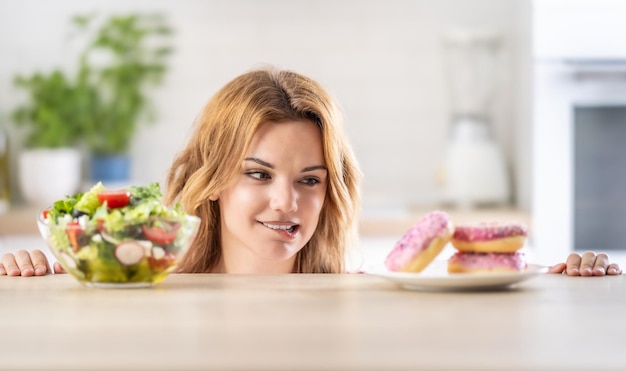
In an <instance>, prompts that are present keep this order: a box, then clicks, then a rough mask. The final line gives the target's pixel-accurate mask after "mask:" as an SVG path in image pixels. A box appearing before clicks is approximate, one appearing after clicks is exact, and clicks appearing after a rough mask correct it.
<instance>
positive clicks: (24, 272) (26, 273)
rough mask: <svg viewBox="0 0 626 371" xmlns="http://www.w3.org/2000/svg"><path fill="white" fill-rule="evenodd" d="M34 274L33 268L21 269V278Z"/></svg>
mask: <svg viewBox="0 0 626 371" xmlns="http://www.w3.org/2000/svg"><path fill="white" fill-rule="evenodd" d="M33 274H35V270H34V269H33V268H24V269H22V276H24V277H30V276H32V275H33Z"/></svg>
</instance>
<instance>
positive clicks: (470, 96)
mask: <svg viewBox="0 0 626 371" xmlns="http://www.w3.org/2000/svg"><path fill="white" fill-rule="evenodd" d="M137 12H139V13H141V12H149V13H153V12H160V13H162V14H164V15H165V16H166V19H167V21H168V22H169V25H170V26H171V28H172V30H173V33H172V36H171V39H172V45H173V49H174V50H173V53H172V54H171V56H170V58H169V60H168V62H167V65H168V71H167V73H166V75H165V77H164V82H163V84H162V85H160V86H158V87H155V88H154V90H153V91H151V92H150V94H151V96H152V97H153V99H154V103H155V107H156V108H157V119H156V121H155V122H154V123H152V124H146V125H143V124H142V125H140V126H139V132H138V133H137V135H136V136H134V138H133V140H132V145H131V147H130V157H131V164H132V167H131V177H130V182H132V183H148V182H153V181H160V182H163V181H164V179H165V175H166V171H167V169H168V167H169V165H170V163H171V162H172V159H173V157H174V156H175V155H176V153H177V152H178V151H180V150H181V149H182V147H183V146H184V144H185V143H186V141H187V139H188V138H189V135H190V133H191V132H190V130H191V125H192V123H193V121H194V119H195V117H196V116H197V115H198V113H199V112H200V110H201V109H202V107H203V105H204V104H205V103H206V101H207V100H208V99H209V98H210V97H211V96H212V95H213V94H214V93H215V92H216V90H217V89H219V88H220V87H221V86H222V85H223V84H224V83H226V82H227V81H229V80H231V79H232V78H233V77H235V76H237V75H239V74H241V73H243V72H245V71H248V70H250V69H252V68H255V67H259V66H264V65H268V64H269V65H274V66H277V67H280V68H285V69H292V70H296V71H299V72H301V73H304V74H306V75H309V76H311V77H313V78H315V79H317V80H318V81H319V82H321V83H322V84H323V85H325V86H326V87H327V88H328V89H329V90H330V91H331V92H332V93H333V94H334V95H335V96H336V98H337V99H338V101H339V102H340V104H341V107H342V109H343V112H344V115H345V121H346V130H347V132H348V135H349V137H350V139H351V141H352V143H353V146H354V150H355V152H356V155H357V157H358V159H359V160H360V164H361V167H362V170H363V173H364V176H365V181H364V187H363V202H364V203H363V232H364V235H368V233H369V232H372V231H376V232H380V233H373V232H372V233H370V235H372V236H373V237H372V238H374V239H376V238H378V237H379V235H380V236H383V237H382V238H387V237H388V238H389V239H390V240H393V239H395V238H397V236H398V234H399V233H400V232H401V231H403V230H404V228H405V227H408V226H409V225H410V224H412V222H414V221H415V220H416V218H417V217H419V216H421V215H422V214H423V213H424V212H426V211H428V210H431V209H435V208H440V209H444V210H447V211H449V212H451V213H453V216H454V217H455V218H456V219H455V220H456V221H466V220H467V221H470V220H472V221H476V220H481V219H486V218H488V219H494V218H500V219H516V220H520V219H521V220H522V221H523V222H525V223H527V224H529V226H530V227H531V230H532V231H533V232H535V231H537V232H539V231H541V233H544V236H536V235H533V236H532V239H531V241H533V239H535V240H536V241H541V240H542V239H543V241H545V248H544V247H542V248H543V249H544V250H550V251H552V252H554V253H555V254H557V255H558V256H559V257H560V258H564V256H566V255H564V254H565V253H566V252H568V251H570V250H572V249H574V248H576V249H583V248H585V247H583V246H574V244H575V242H574V241H573V240H574V238H573V235H574V233H573V230H574V229H575V228H574V225H575V223H576V222H577V221H578V222H580V218H574V214H575V213H574V212H573V210H576V207H577V206H576V205H578V204H580V205H582V204H589V203H590V201H589V200H590V197H591V198H593V197H595V196H593V195H597V194H607V193H610V192H608V191H607V190H606V189H604V190H597V187H596V188H594V187H593V184H591V185H589V184H588V183H585V184H587V185H588V187H587V188H593V189H596V193H593V192H592V193H593V195H591V196H590V195H589V192H588V193H587V196H584V197H587V198H585V199H582V200H578V199H577V198H576V197H575V195H576V192H575V191H574V187H573V184H574V178H573V176H574V175H573V174H574V172H573V170H571V164H572V163H574V159H572V158H571V157H572V156H571V153H572V148H573V144H572V141H568V142H561V141H558V140H557V142H558V144H557V145H555V146H554V147H553V146H552V145H551V141H552V140H556V139H554V138H563V137H566V139H571V138H570V137H568V136H569V135H573V134H571V132H572V130H573V129H572V130H570V129H567V130H566V131H563V132H562V133H558V132H555V131H554V130H552V129H545V128H554V127H559V125H563V126H567V125H570V124H569V123H567V124H566V123H562V124H561V123H559V122H549V121H548V122H544V121H538V120H544V119H545V116H541V115H538V114H537V113H536V112H535V109H536V107H546V106H550V105H551V104H552V103H551V102H553V101H552V100H550V99H554V102H561V101H562V100H563V99H562V98H561V97H550V98H549V99H548V100H542V101H541V102H537V99H538V97H544V96H545V94H544V91H545V90H542V91H541V92H537V91H536V89H537V86H540V85H541V84H536V83H534V82H533V81H536V79H537V77H536V76H537V74H538V73H541V74H543V73H547V72H544V67H543V64H542V63H546V64H547V65H548V66H549V67H546V68H548V69H550V68H557V69H558V68H561V67H562V66H565V67H564V68H566V71H565V72H563V71H561V72H558V73H557V75H558V76H559V77H558V78H555V79H557V80H558V79H562V78H564V77H563V76H565V75H567V74H568V73H574V74H578V73H579V72H581V71H582V73H584V72H585V71H586V72H587V77H589V76H591V77H589V78H590V79H593V78H594V76H595V75H597V74H598V73H599V74H601V78H602V79H605V80H607V79H608V80H610V81H611V82H613V81H616V80H617V81H619V80H623V79H624V78H625V76H626V74H625V73H626V62H624V61H626V45H625V43H626V41H623V40H619V37H621V35H624V34H626V33H624V32H622V33H617V32H616V30H615V29H614V30H609V31H607V33H604V34H602V32H603V31H604V30H605V29H606V28H610V27H621V31H626V30H624V29H623V28H624V26H620V24H626V7H625V6H624V5H622V2H620V1H617V0H613V1H609V0H597V1H581V0H579V1H556V0H546V1H538V2H536V3H535V2H533V1H531V0H465V1H458V0H391V1H389V0H315V1H312V0H262V1H259V0H176V1H173V0H127V1H110V0H89V1H85V0H55V1H46V0H22V1H19V2H12V1H1V2H0V55H1V56H2V58H1V60H0V124H1V125H2V127H4V128H5V129H6V130H7V132H8V138H9V144H10V145H9V157H8V158H9V169H10V173H9V174H10V183H11V184H10V186H11V190H12V193H11V208H10V209H9V211H8V212H7V213H5V215H9V214H10V213H11V210H13V212H14V215H18V214H20V212H23V210H28V206H27V205H26V206H25V204H26V202H25V200H24V197H23V195H22V194H21V193H20V189H21V185H20V184H19V181H18V176H17V174H18V162H17V161H18V160H17V159H18V156H19V153H20V151H21V149H22V141H23V138H22V137H21V135H20V132H19V130H16V129H15V127H14V126H13V125H12V124H11V112H12V111H13V110H14V109H15V107H16V106H18V105H19V104H21V103H22V102H23V101H24V100H25V99H26V94H25V93H24V92H23V91H21V90H19V89H18V88H16V86H15V84H14V83H13V81H14V78H15V76H16V75H17V74H23V75H28V74H31V73H33V72H34V71H38V70H40V71H46V70H51V69H53V68H56V67H67V68H75V67H76V47H75V45H74V44H72V42H71V40H70V38H69V32H68V30H69V26H68V25H69V19H70V18H71V17H72V16H75V15H79V14H88V13H97V14H116V13H117V14H124V13H137ZM589 17H591V18H589ZM605 19H607V20H608V21H607V22H604V20H605ZM590 25H591V27H590ZM598 25H599V27H597V28H598V29H599V30H598V32H599V34H600V36H596V35H587V32H588V31H589V29H590V28H593V27H596V26H598ZM619 30H620V29H619V28H618V29H617V31H619ZM596 37H599V38H600V39H599V40H601V42H600V44H602V45H598V43H597V42H595V41H597V40H598V39H597V38H596ZM537 40H539V41H537ZM577 41H580V44H581V45H582V44H584V45H588V46H589V45H590V46H591V48H592V49H593V50H592V51H591V52H590V53H591V54H589V52H588V50H587V51H586V50H582V51H577V50H573V49H567V48H568V45H571V44H577ZM608 41H613V42H614V43H617V44H619V46H614V45H613V46H607V45H605V42H608ZM603 46H606V47H604V48H603ZM607 51H608V52H607ZM594 53H595V54H594ZM572 61H573V64H568V63H566V62H572ZM621 62H624V63H625V64H620V63H621ZM580 65H583V67H584V68H583V69H582V70H580V71H579V69H578V67H576V66H580ZM607 65H608V66H609V67H610V68H609V71H608V74H607V69H606V68H605V67H606V66H607ZM571 66H574V67H571ZM570 67H571V68H574V69H575V70H574V71H573V72H572V70H571V69H567V68H570ZM559 71H560V70H559ZM594 74H595V75H594ZM542 76H544V75H542ZM576 76H578V75H576ZM544 77H545V76H544ZM547 80H550V78H542V79H541V81H544V82H545V81H547ZM593 81H596V80H593ZM547 89H548V90H549V89H553V88H547ZM555 89H556V90H559V89H561V90H564V88H555ZM617 89H618V90H620V89H623V87H618V88H617ZM553 90H554V89H553ZM565 90H567V89H565ZM613 98H614V102H612V105H614V104H613V103H615V102H616V101H619V100H622V99H623V97H617V98H616V97H615V96H614V95H613ZM624 102H626V99H623V100H622V102H621V103H624ZM596 103H597V102H596ZM592 105H593V104H592ZM593 106H594V107H597V106H600V107H604V106H605V103H604V102H601V103H600V104H599V105H598V104H596V105H593ZM567 112H570V109H569V108H568V109H567ZM620 114H621V116H620ZM587 116H589V117H590V118H589V119H588V120H591V119H593V118H597V117H603V116H605V115H604V114H603V113H602V112H599V113H597V114H596V115H595V116H594V115H593V114H587ZM611 117H612V120H613V121H616V122H620V120H621V122H622V123H623V119H624V118H626V115H624V113H623V112H613V115H612V116H611ZM550 119H551V118H549V119H548V120H550ZM607 125H608V126H610V124H607ZM537 127H541V128H544V129H543V130H548V131H549V132H548V133H543V132H541V133H540V132H537V131H536V130H535V128H537ZM568 127H569V126H568ZM540 130H542V129H540ZM555 130H556V129H555ZM563 130H565V129H563ZM610 133H612V134H610V135H608V137H611V138H616V136H618V135H621V137H619V138H621V139H626V137H624V135H625V134H624V133H625V131H624V130H622V131H619V130H617V131H611V132H610ZM537 135H539V137H536V136H537ZM585 135H592V134H585ZM596 137H598V138H599V137H600V136H599V135H597V136H596ZM599 139H601V138H599ZM617 142H619V140H618V141H617ZM594 143H595V142H594ZM622 143H623V141H622ZM539 145H541V146H542V147H541V148H538V147H537V146H539ZM603 147H604V146H603V145H602V144H600V145H598V144H593V145H592V146H590V147H586V148H587V149H586V150H585V151H586V152H585V153H595V152H596V151H597V150H598V149H599V148H603ZM612 151H613V152H614V155H615V156H617V157H613V158H621V159H622V160H625V159H626V156H625V155H624V154H623V152H624V150H623V149H622V147H621V145H620V146H619V148H617V147H614V149H613V150H612ZM564 156H565V157H564ZM566 156H569V157H566ZM620 156H621V157H620ZM544 160H545V161H544ZM596 160H597V159H596ZM83 161H84V159H83ZM557 161H560V162H557ZM579 161H583V162H584V161H585V160H584V159H583V160H579ZM590 161H592V160H590ZM538 164H539V165H538ZM625 164H626V163H625V162H623V161H622V162H621V165H622V167H621V168H620V169H624V165H625ZM596 165H597V162H596ZM615 166H619V165H615ZM588 168H597V166H591V167H588ZM538 169H540V170H541V171H544V172H545V173H541V175H539V177H540V178H541V179H543V180H542V181H537V177H538V173H537V171H538ZM611 169H612V170H607V171H605V172H602V173H601V174H599V173H597V172H596V173H589V177H593V178H594V179H596V180H597V181H598V182H599V183H602V184H606V183H607V182H606V181H604V180H598V179H599V178H598V177H602V176H611V175H610V174H616V173H618V171H616V170H618V168H617V167H614V168H611ZM32 171H37V170H36V169H33V170H32ZM546 174H548V175H546ZM549 174H552V175H549ZM83 177H85V175H83ZM84 179H85V178H83V180H84ZM587 179H588V178H587ZM576 181H580V182H583V183H584V182H585V179H579V178H576ZM594 184H595V183H594ZM616 184H617V185H616V186H615V187H621V185H626V184H624V182H623V181H622V183H616ZM612 189H613V188H612ZM622 189H623V188H622ZM547 192H550V193H547ZM590 192H591V191H590ZM581 197H583V196H581ZM584 197H583V198H584ZM553 200H557V202H553ZM577 200H578V201H580V202H578V201H577ZM592 201H593V200H592ZM538 202H539V204H538ZM602 202H604V204H607V202H606V201H602ZM602 202H599V201H598V202H595V204H599V203H602ZM620 202H621V201H620ZM591 203H592V204H593V203H594V202H591ZM608 203H610V202H608ZM581 207H582V206H581ZM546 209H549V211H546ZM603 210H604V209H603ZM614 211H615V210H614ZM594 213H595V214H594ZM594 215H602V214H599V212H598V211H597V210H595V211H594V212H593V213H586V214H585V215H584V219H583V220H587V223H589V222H590V221H591V220H594V218H595V217H594ZM611 217H612V218H614V219H616V220H617V221H618V223H617V224H615V226H613V227H611V228H613V229H615V228H618V226H619V223H621V224H622V225H623V224H624V222H625V221H626V211H624V208H622V209H620V210H617V211H615V213H613V214H611ZM620 218H621V219H620ZM10 219H13V218H8V217H5V219H2V222H1V223H5V225H6V223H8V220H10ZM538 221H540V223H541V225H542V227H541V226H540V227H539V228H537V224H538V223H539V222H538ZM368 223H369V224H368ZM33 225H34V222H33ZM385 226H387V227H389V229H387V230H385V229H384V227H385ZM553 226H556V227H554V228H556V232H555V231H554V230H553V229H551V228H553ZM588 229H590V230H589V231H588V232H589V233H591V236H595V237H591V238H589V237H588V236H589V235H587V237H584V239H585V241H587V242H586V243H598V242H599V243H600V244H599V245H598V246H588V247H586V248H590V249H596V250H598V249H604V248H605V247H606V248H607V249H609V250H619V249H622V248H623V247H622V246H618V245H616V243H618V242H616V241H617V240H616V238H617V237H615V238H613V237H612V238H613V239H612V240H610V241H609V240H607V241H604V240H598V239H597V238H598V237H597V236H599V235H602V236H604V235H605V234H606V233H609V234H610V233H614V231H612V230H607V229H606V228H605V229H602V227H598V228H596V229H595V230H591V229H593V228H588ZM576 230H582V229H579V228H577V229H576ZM6 234H7V232H5V235H6ZM545 235H547V237H545ZM581 238H582V237H581ZM589 241H591V242H589ZM375 243H377V242H375ZM385 243H386V244H387V245H385V246H386V247H389V244H388V241H387V240H385ZM385 252H386V251H385Z"/></svg>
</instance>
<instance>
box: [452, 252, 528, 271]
mask: <svg viewBox="0 0 626 371" xmlns="http://www.w3.org/2000/svg"><path fill="white" fill-rule="evenodd" d="M526 267H527V264H526V257H525V256H524V254H523V253H520V252H514V253H480V252H460V251H459V252H457V253H455V254H454V255H452V256H451V257H450V259H448V272H450V273H494V272H520V271H523V270H524V269H526Z"/></svg>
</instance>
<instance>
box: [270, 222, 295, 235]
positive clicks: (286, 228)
mask: <svg viewBox="0 0 626 371" xmlns="http://www.w3.org/2000/svg"><path fill="white" fill-rule="evenodd" d="M263 225H264V226H266V227H268V228H271V229H275V230H276V229H282V230H284V231H287V232H289V233H293V231H294V230H295V229H296V226H295V225H278V224H268V223H263Z"/></svg>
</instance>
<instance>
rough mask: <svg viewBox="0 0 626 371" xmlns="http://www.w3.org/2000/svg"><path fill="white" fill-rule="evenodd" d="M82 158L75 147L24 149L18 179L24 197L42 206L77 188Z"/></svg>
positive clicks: (48, 204) (34, 204)
mask: <svg viewBox="0 0 626 371" xmlns="http://www.w3.org/2000/svg"><path fill="white" fill-rule="evenodd" d="M80 160H81V155H80V151H79V150H77V149H73V148H55V149H24V150H22V152H21V153H20V156H19V168H18V177H19V178H18V179H19V182H20V187H21V191H22V196H23V197H24V199H25V201H26V202H27V203H28V204H29V205H31V206H35V207H40V208H43V207H47V206H50V205H51V204H52V203H53V202H54V201H56V200H59V199H62V198H64V197H65V196H68V195H73V194H75V193H76V192H78V190H79V187H80V184H81V161H80Z"/></svg>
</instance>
